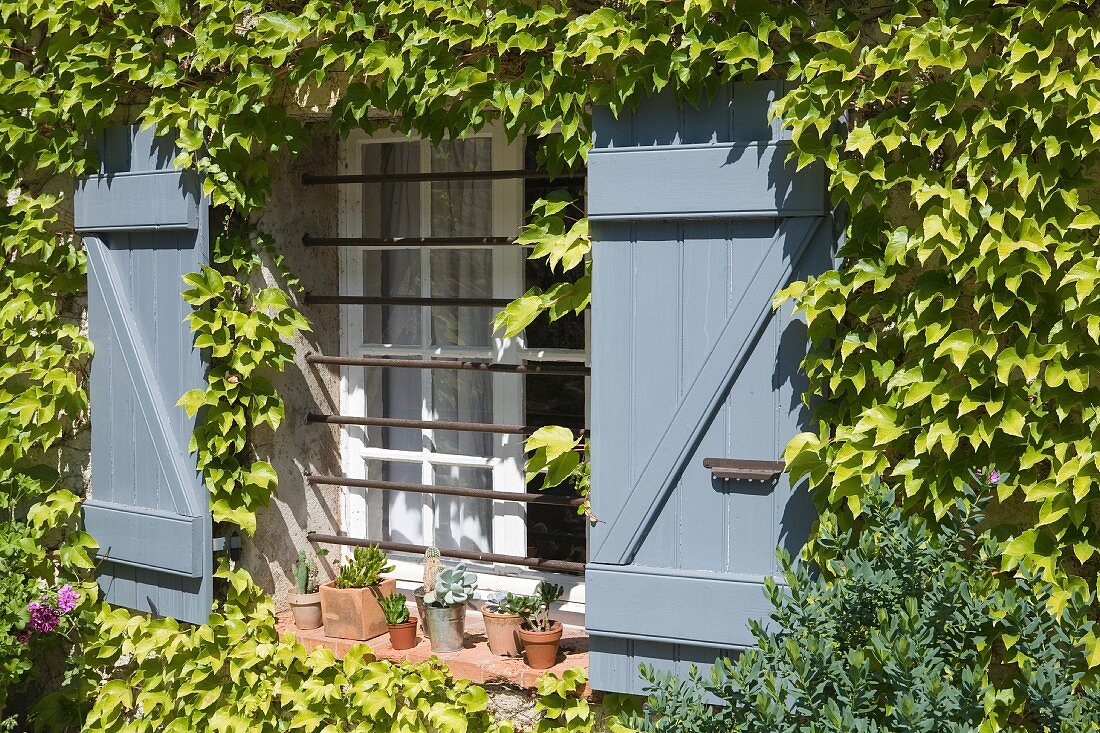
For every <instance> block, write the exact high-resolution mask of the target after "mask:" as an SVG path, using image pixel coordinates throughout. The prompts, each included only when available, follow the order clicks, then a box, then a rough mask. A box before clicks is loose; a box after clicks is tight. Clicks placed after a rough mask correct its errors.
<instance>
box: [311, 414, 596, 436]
mask: <svg viewBox="0 0 1100 733" xmlns="http://www.w3.org/2000/svg"><path fill="white" fill-rule="evenodd" d="M306 421H307V422H311V423H327V424H329V425H364V426H366V427H377V428H411V429H415V430H459V431H465V432H470V433H499V434H502V435H530V434H531V433H533V432H535V431H536V430H538V429H539V428H538V427H537V426H532V425H502V424H499V423H480V422H453V421H449V420H404V419H401V418H396V417H357V416H353V415H322V414H319V413H316V412H311V413H309V415H307V416H306ZM580 434H581V435H582V436H587V435H588V429H587V428H586V429H584V430H581V431H580Z"/></svg>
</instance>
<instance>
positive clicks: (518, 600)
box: [485, 593, 538, 616]
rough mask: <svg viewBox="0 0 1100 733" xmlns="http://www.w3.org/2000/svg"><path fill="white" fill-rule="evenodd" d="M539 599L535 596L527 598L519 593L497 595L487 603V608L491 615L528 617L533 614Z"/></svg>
mask: <svg viewBox="0 0 1100 733" xmlns="http://www.w3.org/2000/svg"><path fill="white" fill-rule="evenodd" d="M536 603H538V599H537V598H535V597H534V596H525V595H520V594H517V593H496V594H494V595H493V597H492V598H490V599H489V600H487V601H486V602H485V608H486V609H487V610H488V611H489V613H509V614H515V615H517V616H526V615H527V614H528V613H532V612H533V610H534V607H535V604H536Z"/></svg>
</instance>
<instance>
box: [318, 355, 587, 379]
mask: <svg viewBox="0 0 1100 733" xmlns="http://www.w3.org/2000/svg"><path fill="white" fill-rule="evenodd" d="M306 363H307V364H335V365H337V366H362V367H395V368H398V369H448V370H455V371H471V372H502V373H505V374H540V375H550V376H555V377H557V376H567V377H586V376H588V375H589V374H591V373H592V370H591V369H590V368H588V367H586V366H579V365H575V364H571V363H569V362H561V363H553V362H537V363H534V364H490V363H485V362H480V361H454V360H443V359H380V358H369V357H357V356H322V355H320V354H309V355H308V356H306Z"/></svg>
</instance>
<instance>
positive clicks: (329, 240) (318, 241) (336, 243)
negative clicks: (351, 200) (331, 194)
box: [302, 234, 534, 247]
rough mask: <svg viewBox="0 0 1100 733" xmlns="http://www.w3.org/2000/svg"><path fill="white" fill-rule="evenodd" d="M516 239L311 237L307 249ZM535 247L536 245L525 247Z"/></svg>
mask: <svg viewBox="0 0 1100 733" xmlns="http://www.w3.org/2000/svg"><path fill="white" fill-rule="evenodd" d="M515 242H516V240H515V237H311V236H310V235H308V234H305V235H303V236H302V244H303V245H304V246H306V247H329V246H333V247H499V246H503V245H513V244H515ZM524 246H529V247H533V246H534V244H533V243H532V244H530V245H524Z"/></svg>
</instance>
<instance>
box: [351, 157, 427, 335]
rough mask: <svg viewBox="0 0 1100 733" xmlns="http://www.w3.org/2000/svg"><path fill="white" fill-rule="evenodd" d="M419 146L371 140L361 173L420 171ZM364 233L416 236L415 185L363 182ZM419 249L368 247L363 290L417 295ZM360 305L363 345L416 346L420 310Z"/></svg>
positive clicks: (417, 195) (417, 194) (417, 207)
mask: <svg viewBox="0 0 1100 733" xmlns="http://www.w3.org/2000/svg"><path fill="white" fill-rule="evenodd" d="M419 171H420V144H419V143H416V142H393V143H372V144H369V145H365V146H363V173H365V174H368V175H378V174H386V173H418V172H419ZM362 196H363V236H365V237H417V236H420V184H419V183H365V184H363V190H362ZM420 281H421V272H420V253H419V251H417V250H388V251H377V250H375V251H367V252H365V253H364V255H363V294H364V295H374V296H386V295H393V296H411V297H420V295H421V286H420ZM362 307H363V341H364V342H365V343H379V344H402V345H417V344H419V343H420V312H421V311H420V308H418V307H414V306H388V305H387V306H376V305H365V306H362Z"/></svg>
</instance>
